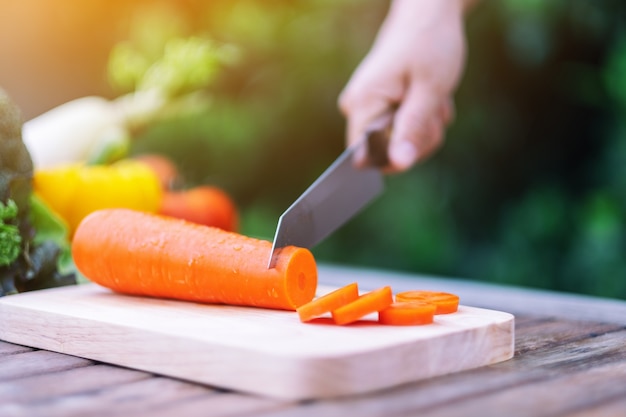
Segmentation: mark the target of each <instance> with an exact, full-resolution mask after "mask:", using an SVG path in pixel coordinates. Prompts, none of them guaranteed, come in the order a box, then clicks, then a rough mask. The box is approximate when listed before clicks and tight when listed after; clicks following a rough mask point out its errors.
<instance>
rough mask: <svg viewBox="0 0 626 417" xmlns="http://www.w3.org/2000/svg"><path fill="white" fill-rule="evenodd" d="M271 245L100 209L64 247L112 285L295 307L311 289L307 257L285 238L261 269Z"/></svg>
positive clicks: (93, 276) (129, 290)
mask: <svg viewBox="0 0 626 417" xmlns="http://www.w3.org/2000/svg"><path fill="white" fill-rule="evenodd" d="M271 247H272V244H271V242H268V241H264V240H257V239H253V238H250V237H246V236H243V235H240V234H237V233H233V232H227V231H224V230H222V229H219V228H215V227H208V226H202V225H197V224H194V223H190V222H186V221H184V220H180V219H174V218H170V217H165V216H159V215H156V214H148V213H142V212H138V211H132V210H126V209H107V210H100V211H97V212H94V213H92V214H90V215H89V216H88V217H86V218H85V219H84V220H83V221H82V222H81V224H80V226H79V227H78V230H77V231H76V234H75V235H74V240H73V242H72V255H73V257H74V261H75V263H76V266H77V268H78V269H79V271H80V272H82V273H83V274H84V275H85V276H86V277H87V278H89V279H90V280H92V281H94V282H96V283H98V284H100V285H102V286H104V287H107V288H110V289H112V290H114V291H117V292H120V293H126V294H134V295H144V296H152V297H163V298H175V299H181V300H188V301H196V302H206V303H223V304H233V305H245V306H256V307H266V308H275V309H284V310H295V309H296V308H297V307H299V306H301V305H303V304H305V303H308V302H309V301H311V300H312V299H313V297H314V296H315V291H316V289H317V268H316V264H315V259H314V258H313V255H312V254H311V252H310V251H309V250H308V249H304V248H299V247H295V246H288V247H285V248H283V249H282V250H281V251H280V252H279V253H278V259H277V263H276V267H275V268H271V269H268V268H267V261H268V259H269V256H270V251H271Z"/></svg>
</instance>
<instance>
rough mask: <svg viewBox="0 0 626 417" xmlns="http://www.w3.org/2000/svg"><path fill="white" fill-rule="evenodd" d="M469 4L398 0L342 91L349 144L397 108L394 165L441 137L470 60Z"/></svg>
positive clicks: (414, 158) (420, 155)
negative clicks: (466, 15) (467, 57)
mask: <svg viewBox="0 0 626 417" xmlns="http://www.w3.org/2000/svg"><path fill="white" fill-rule="evenodd" d="M466 3H468V1H467V0H393V2H392V4H391V8H390V10H389V13H388V15H387V17H386V19H385V21H384V22H383V24H382V26H381V28H380V30H379V33H378V36H377V38H376V41H375V42H374V45H373V46H372V48H371V50H370V52H369V53H368V55H367V56H366V57H365V59H364V60H363V61H362V62H361V64H360V65H359V67H358V68H357V70H356V71H355V73H354V74H353V76H352V78H351V79H350V81H349V82H348V84H347V86H346V87H345V89H344V91H343V92H342V93H341V95H340V98H339V106H340V108H341V111H342V112H343V113H344V115H345V116H346V117H347V121H348V129H347V142H348V145H349V146H350V145H353V144H355V143H357V142H358V141H359V139H360V138H361V137H363V135H364V133H365V130H366V129H367V127H368V125H369V124H370V123H371V122H372V121H373V120H375V119H376V118H377V117H379V116H380V115H381V114H384V113H388V112H389V111H390V110H391V109H396V110H395V114H394V115H393V122H392V125H393V129H392V132H391V137H390V143H389V148H388V158H389V165H388V166H387V167H385V168H384V170H385V171H387V172H398V171H404V170H406V169H408V168H410V167H411V166H412V165H413V164H415V163H416V162H418V161H421V160H424V159H425V158H426V157H428V156H429V155H430V154H432V152H433V151H435V150H436V149H437V148H438V147H439V146H440V145H441V143H442V140H443V135H444V129H445V127H446V126H447V125H448V124H449V123H450V122H451V120H452V118H453V113H454V108H453V107H454V105H453V101H452V95H453V93H454V90H455V88H456V86H457V84H458V82H459V78H460V75H461V72H462V69H463V65H464V61H465V36H464V33H463V27H464V25H463V14H464V13H463V12H464V9H465V6H466ZM360 154H361V155H362V153H360ZM356 162H357V163H363V161H362V160H361V161H359V160H357V161H356Z"/></svg>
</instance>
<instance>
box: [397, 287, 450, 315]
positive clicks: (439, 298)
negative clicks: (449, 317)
mask: <svg viewBox="0 0 626 417" xmlns="http://www.w3.org/2000/svg"><path fill="white" fill-rule="evenodd" d="M396 301H400V302H402V301H425V302H429V303H432V304H435V305H436V306H437V310H436V311H435V314H449V313H454V312H456V311H457V310H458V308H459V296H458V295H456V294H451V293H447V292H438V291H424V290H414V291H404V292H401V293H398V294H396Z"/></svg>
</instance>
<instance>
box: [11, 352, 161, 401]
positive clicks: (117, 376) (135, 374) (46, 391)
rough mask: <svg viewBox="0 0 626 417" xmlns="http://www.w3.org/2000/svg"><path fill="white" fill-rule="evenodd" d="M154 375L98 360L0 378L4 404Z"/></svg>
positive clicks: (41, 398) (73, 392)
mask: <svg viewBox="0 0 626 417" xmlns="http://www.w3.org/2000/svg"><path fill="white" fill-rule="evenodd" d="M56 355H59V356H65V355H61V354H56ZM152 377H153V375H152V374H149V373H146V372H141V371H134V370H130V369H126V368H119V367H113V366H108V365H102V364H96V365H93V366H85V367H80V368H71V369H67V370H62V371H53V372H49V373H45V374H37V375H32V376H28V377H24V378H19V379H11V380H8V381H2V380H0V404H2V403H8V402H10V401H13V402H20V403H33V402H38V401H51V400H54V398H56V397H60V396H70V395H82V394H85V393H88V392H90V391H94V390H101V389H106V388H108V387H110V386H116V385H120V384H127V383H131V382H135V381H138V380H142V379H149V378H152ZM59 381H62V383H59Z"/></svg>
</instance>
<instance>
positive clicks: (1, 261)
mask: <svg viewBox="0 0 626 417" xmlns="http://www.w3.org/2000/svg"><path fill="white" fill-rule="evenodd" d="M16 218H17V205H16V204H15V201H13V200H9V201H8V202H7V204H6V205H5V204H4V203H2V201H0V266H6V265H10V264H11V263H12V262H13V261H15V259H17V257H18V255H19V254H20V250H21V247H20V245H21V243H22V237H21V236H20V231H19V229H18V228H17V226H16V225H14V224H11V223H10V222H11V221H14V220H15V219H16Z"/></svg>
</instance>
